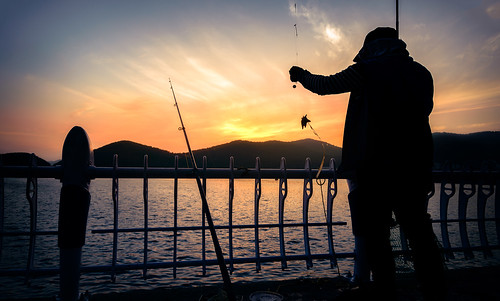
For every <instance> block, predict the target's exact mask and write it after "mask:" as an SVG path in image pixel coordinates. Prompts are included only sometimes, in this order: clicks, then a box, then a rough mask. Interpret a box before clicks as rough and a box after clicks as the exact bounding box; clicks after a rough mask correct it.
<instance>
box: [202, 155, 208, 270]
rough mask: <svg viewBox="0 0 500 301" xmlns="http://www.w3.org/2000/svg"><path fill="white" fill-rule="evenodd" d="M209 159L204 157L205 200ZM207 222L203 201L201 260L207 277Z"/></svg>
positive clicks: (203, 180)
mask: <svg viewBox="0 0 500 301" xmlns="http://www.w3.org/2000/svg"><path fill="white" fill-rule="evenodd" d="M207 164H208V162H207V157H206V156H203V166H202V169H203V178H202V179H201V180H202V186H203V192H204V193H205V198H206V197H207V176H206V171H207ZM205 221H206V213H205V206H203V201H202V203H201V259H202V261H203V265H202V275H203V276H206V275H207V241H206V234H205V233H206V230H205Z"/></svg>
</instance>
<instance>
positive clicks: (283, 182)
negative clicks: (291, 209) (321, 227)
mask: <svg viewBox="0 0 500 301" xmlns="http://www.w3.org/2000/svg"><path fill="white" fill-rule="evenodd" d="M280 170H281V175H280V180H279V185H280V187H279V213H278V219H279V221H278V222H279V236H280V254H281V269H283V270H284V269H286V268H287V266H288V265H287V262H286V251H285V232H284V227H283V224H284V219H285V199H286V196H287V193H288V182H287V178H286V160H285V158H284V157H282V158H281V162H280Z"/></svg>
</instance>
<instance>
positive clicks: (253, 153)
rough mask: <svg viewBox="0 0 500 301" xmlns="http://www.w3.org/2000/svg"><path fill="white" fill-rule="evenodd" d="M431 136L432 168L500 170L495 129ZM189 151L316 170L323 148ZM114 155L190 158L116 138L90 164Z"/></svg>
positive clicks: (212, 158) (336, 152)
mask: <svg viewBox="0 0 500 301" xmlns="http://www.w3.org/2000/svg"><path fill="white" fill-rule="evenodd" d="M395 139H397V137H395ZM433 139H434V169H437V170H439V169H446V168H451V169H453V170H460V169H471V170H479V169H484V168H490V169H491V168H493V169H494V168H496V169H497V170H499V169H500V131H485V132H477V133H470V134H455V133H446V132H437V133H433ZM324 146H325V152H324V153H325V164H328V161H329V160H330V158H332V157H333V158H335V160H336V162H337V164H339V163H340V161H341V154H342V149H341V148H340V147H338V146H335V145H332V144H329V143H324ZM193 153H194V155H195V157H196V160H197V165H198V166H202V158H203V156H206V157H207V167H209V168H214V167H219V168H226V167H228V166H229V158H230V157H231V156H232V157H234V162H235V167H237V168H239V167H241V168H254V167H255V158H256V157H260V159H261V166H262V168H279V164H280V159H281V157H285V158H286V163H287V168H303V167H304V164H305V160H306V158H308V157H309V158H310V159H311V165H312V167H313V168H317V167H318V166H319V164H320V163H321V159H322V158H323V146H322V142H321V141H318V140H314V139H310V138H309V139H302V140H296V141H291V142H284V141H279V140H269V141H265V142H252V141H248V140H234V141H231V142H228V143H223V144H220V145H216V146H212V147H208V148H202V149H197V150H194V151H193ZM12 154H15V155H12ZM114 154H117V155H118V166H123V167H142V166H144V155H146V154H147V155H148V165H149V166H150V167H173V166H174V160H175V156H179V167H188V163H187V162H188V161H189V159H188V155H187V153H186V152H184V153H182V152H181V153H173V152H170V151H167V150H162V149H160V148H157V147H153V146H147V145H143V144H140V143H136V142H133V141H130V140H121V141H116V142H113V143H110V144H107V145H105V146H102V147H100V148H97V149H95V150H94V164H95V165H96V166H99V167H104V166H112V165H113V156H114ZM29 155H30V154H27V153H22V154H21V153H10V154H3V155H1V156H2V164H3V165H27V164H28V163H26V162H27V158H28V157H29ZM184 158H185V159H184ZM42 160H43V159H42ZM43 161H44V160H43ZM39 165H46V163H45V162H43V163H42V161H40V164H39ZM189 165H190V163H189ZM409 166H411V165H409Z"/></svg>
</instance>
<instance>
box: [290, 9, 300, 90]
mask: <svg viewBox="0 0 500 301" xmlns="http://www.w3.org/2000/svg"><path fill="white" fill-rule="evenodd" d="M294 5H295V24H293V28H294V32H295V38H294V40H295V65H296V66H298V65H299V31H298V29H297V23H298V22H297V21H298V19H299V16H298V14H297V3H295V4H294ZM292 87H293V88H294V89H295V88H297V85H296V84H293V86H292Z"/></svg>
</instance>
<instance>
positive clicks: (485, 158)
mask: <svg viewBox="0 0 500 301" xmlns="http://www.w3.org/2000/svg"><path fill="white" fill-rule="evenodd" d="M433 138H434V167H435V169H442V168H443V166H444V164H445V163H446V162H449V163H450V164H451V165H452V168H453V169H455V170H459V169H463V168H471V169H474V170H479V169H481V167H482V165H483V163H486V164H488V165H489V166H491V167H493V168H496V169H497V170H499V169H500V132H479V133H472V134H452V133H434V134H433Z"/></svg>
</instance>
